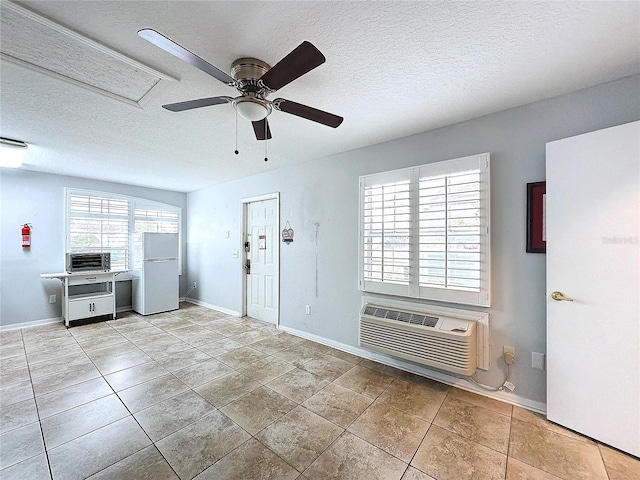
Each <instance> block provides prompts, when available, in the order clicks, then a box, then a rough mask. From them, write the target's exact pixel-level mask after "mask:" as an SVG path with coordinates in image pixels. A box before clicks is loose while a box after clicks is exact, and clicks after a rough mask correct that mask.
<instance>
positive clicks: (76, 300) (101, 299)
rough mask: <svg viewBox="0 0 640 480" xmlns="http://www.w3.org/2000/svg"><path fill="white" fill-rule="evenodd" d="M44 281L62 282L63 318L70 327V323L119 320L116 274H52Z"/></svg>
mask: <svg viewBox="0 0 640 480" xmlns="http://www.w3.org/2000/svg"><path fill="white" fill-rule="evenodd" d="M41 277H43V278H57V279H59V280H60V281H61V282H62V318H63V319H64V324H65V325H66V326H67V327H68V326H69V322H72V321H74V320H80V319H84V318H92V317H100V316H102V315H110V316H111V317H112V318H116V295H115V274H114V273H111V272H98V273H88V272H82V273H48V274H42V275H41Z"/></svg>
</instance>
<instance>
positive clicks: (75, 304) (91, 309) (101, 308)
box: [67, 293, 113, 321]
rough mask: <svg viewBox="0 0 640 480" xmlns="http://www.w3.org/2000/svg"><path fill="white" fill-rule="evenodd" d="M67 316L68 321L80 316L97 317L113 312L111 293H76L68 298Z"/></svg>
mask: <svg viewBox="0 0 640 480" xmlns="http://www.w3.org/2000/svg"><path fill="white" fill-rule="evenodd" d="M67 304H68V310H67V317H68V319H69V321H72V320H78V319H80V318H91V317H99V316H101V315H109V314H110V313H112V312H113V295H112V294H110V293H106V294H103V295H102V296H99V294H87V296H84V295H76V296H72V297H70V298H69V300H68V302H67Z"/></svg>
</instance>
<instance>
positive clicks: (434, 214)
mask: <svg viewBox="0 0 640 480" xmlns="http://www.w3.org/2000/svg"><path fill="white" fill-rule="evenodd" d="M360 183H361V197H362V215H361V216H362V220H361V252H362V258H361V265H362V268H361V281H360V283H361V288H362V290H364V291H369V292H378V293H389V294H394V295H404V296H409V297H416V298H425V299H431V300H439V301H445V302H454V303H465V304H471V305H482V306H488V305H489V286H490V262H489V251H490V241H489V240H490V236H489V154H482V155H474V156H470V157H464V158H459V159H455V160H448V161H444V162H436V163H432V164H428V165H423V166H420V167H413V168H408V169H404V170H396V171H392V172H385V173H381V174H375V175H368V176H364V177H361V182H360Z"/></svg>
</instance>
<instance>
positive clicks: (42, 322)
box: [0, 317, 63, 331]
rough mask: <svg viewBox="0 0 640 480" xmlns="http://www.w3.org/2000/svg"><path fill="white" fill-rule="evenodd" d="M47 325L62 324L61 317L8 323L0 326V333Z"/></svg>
mask: <svg viewBox="0 0 640 480" xmlns="http://www.w3.org/2000/svg"><path fill="white" fill-rule="evenodd" d="M49 323H63V322H62V317H53V318H43V319H42V320H34V321H32V322H23V323H10V324H8V325H0V331H5V330H17V329H19V328H29V327H37V326H38V325H47V324H49Z"/></svg>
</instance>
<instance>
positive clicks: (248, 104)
mask: <svg viewBox="0 0 640 480" xmlns="http://www.w3.org/2000/svg"><path fill="white" fill-rule="evenodd" d="M232 103H233V106H234V107H235V109H236V110H237V111H238V114H239V115H240V116H241V117H242V118H245V119H247V120H249V121H250V122H257V121H258V120H262V119H264V118H267V116H268V115H269V114H270V113H271V110H272V108H271V105H270V104H269V103H268V102H266V101H264V100H260V99H258V98H253V97H238V98H234V99H233V102H232Z"/></svg>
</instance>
